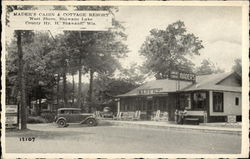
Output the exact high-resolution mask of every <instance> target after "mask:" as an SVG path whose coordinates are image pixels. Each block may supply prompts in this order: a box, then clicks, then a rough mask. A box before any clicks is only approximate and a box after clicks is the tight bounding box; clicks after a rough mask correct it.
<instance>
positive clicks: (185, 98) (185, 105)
mask: <svg viewBox="0 0 250 159" xmlns="http://www.w3.org/2000/svg"><path fill="white" fill-rule="evenodd" d="M180 108H181V109H191V94H190V93H186V94H181V95H180Z"/></svg>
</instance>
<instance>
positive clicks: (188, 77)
mask: <svg viewBox="0 0 250 159" xmlns="http://www.w3.org/2000/svg"><path fill="white" fill-rule="evenodd" d="M169 78H170V79H174V80H182V81H193V82H195V81H196V75H195V74H194V73H187V72H177V71H171V72H170V73H169Z"/></svg>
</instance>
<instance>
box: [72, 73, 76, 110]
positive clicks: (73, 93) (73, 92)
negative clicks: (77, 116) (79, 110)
mask: <svg viewBox="0 0 250 159" xmlns="http://www.w3.org/2000/svg"><path fill="white" fill-rule="evenodd" d="M72 83H73V88H72V104H73V105H74V103H75V79H74V74H72Z"/></svg>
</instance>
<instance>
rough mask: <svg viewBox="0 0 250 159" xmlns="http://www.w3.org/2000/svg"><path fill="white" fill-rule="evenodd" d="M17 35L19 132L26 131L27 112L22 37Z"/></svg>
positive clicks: (19, 33)
mask: <svg viewBox="0 0 250 159" xmlns="http://www.w3.org/2000/svg"><path fill="white" fill-rule="evenodd" d="M16 33H17V52H18V62H19V66H18V67H19V75H18V81H19V83H20V87H19V88H20V89H19V90H20V93H21V102H20V103H21V130H24V129H27V111H26V107H27V105H26V99H25V75H24V61H23V51H22V35H21V31H20V30H18V31H16Z"/></svg>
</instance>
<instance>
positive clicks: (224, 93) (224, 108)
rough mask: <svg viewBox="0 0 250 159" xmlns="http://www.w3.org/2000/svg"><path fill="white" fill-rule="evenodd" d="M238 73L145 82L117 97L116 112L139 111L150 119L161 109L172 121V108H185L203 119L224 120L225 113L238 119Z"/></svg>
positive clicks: (239, 108) (239, 82)
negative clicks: (192, 78)
mask: <svg viewBox="0 0 250 159" xmlns="http://www.w3.org/2000/svg"><path fill="white" fill-rule="evenodd" d="M241 89H242V87H241V76H239V75H238V74H237V73H235V72H231V73H217V74H210V75H201V76H197V77H196V78H195V81H191V80H183V79H180V78H179V79H177V78H174V79H173V78H171V79H161V80H155V81H151V82H148V83H146V84H144V85H142V86H140V87H138V88H136V89H134V90H132V91H130V92H128V93H125V94H122V95H119V96H117V98H118V100H117V110H118V112H119V111H121V112H135V111H137V110H140V111H141V118H142V119H145V120H150V119H151V118H152V115H153V114H154V113H155V112H156V111H157V110H160V111H161V112H167V114H168V119H169V120H174V117H175V110H183V109H186V110H188V111H190V112H192V113H194V115H195V114H196V115H197V116H203V115H205V116H206V119H204V118H203V117H202V118H201V120H202V121H203V122H224V121H227V117H228V116H235V117H237V120H238V121H240V120H241V110H242V109H241V108H242V107H241V104H242V103H241Z"/></svg>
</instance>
